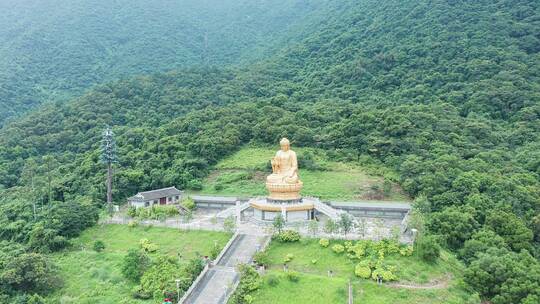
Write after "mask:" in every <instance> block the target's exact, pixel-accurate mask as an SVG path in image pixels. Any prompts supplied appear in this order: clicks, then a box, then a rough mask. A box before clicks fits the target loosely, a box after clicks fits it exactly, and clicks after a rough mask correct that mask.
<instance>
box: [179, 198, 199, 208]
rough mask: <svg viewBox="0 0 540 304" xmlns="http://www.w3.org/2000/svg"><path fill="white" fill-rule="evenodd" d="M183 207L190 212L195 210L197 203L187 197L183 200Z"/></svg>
mask: <svg viewBox="0 0 540 304" xmlns="http://www.w3.org/2000/svg"><path fill="white" fill-rule="evenodd" d="M182 206H184V208H186V209H188V210H195V207H196V205H195V201H194V200H193V199H192V198H191V197H186V198H185V199H184V200H182Z"/></svg>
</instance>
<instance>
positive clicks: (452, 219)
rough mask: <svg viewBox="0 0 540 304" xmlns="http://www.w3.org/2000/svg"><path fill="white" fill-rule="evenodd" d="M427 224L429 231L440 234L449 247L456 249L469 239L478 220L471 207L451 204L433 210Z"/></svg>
mask: <svg viewBox="0 0 540 304" xmlns="http://www.w3.org/2000/svg"><path fill="white" fill-rule="evenodd" d="M427 226H428V229H429V230H430V231H431V233H433V234H437V235H440V236H441V237H442V238H443V239H444V240H445V242H446V244H447V245H448V246H449V247H450V248H453V249H458V248H460V247H461V246H462V245H463V243H464V242H465V241H466V240H468V239H470V237H471V235H472V234H473V233H474V231H475V230H476V228H477V227H478V222H476V220H475V218H474V209H473V208H471V207H467V206H464V207H457V206H451V207H447V208H445V209H444V210H443V211H440V212H434V213H433V214H432V215H431V218H430V220H429V221H428V225H427Z"/></svg>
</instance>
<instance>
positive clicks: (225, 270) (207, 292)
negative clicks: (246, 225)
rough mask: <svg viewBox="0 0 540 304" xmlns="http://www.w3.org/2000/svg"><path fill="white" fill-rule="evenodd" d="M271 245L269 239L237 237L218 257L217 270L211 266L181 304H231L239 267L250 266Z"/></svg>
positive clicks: (238, 235)
mask: <svg viewBox="0 0 540 304" xmlns="http://www.w3.org/2000/svg"><path fill="white" fill-rule="evenodd" d="M269 241H270V236H268V235H259V234H235V235H234V236H233V238H232V239H231V240H230V241H229V243H228V244H227V246H225V248H224V249H223V251H222V252H221V253H220V255H219V256H218V257H217V259H216V261H215V266H211V267H209V266H208V265H207V266H206V267H205V269H204V270H203V272H201V274H200V275H199V277H198V278H197V279H196V280H195V281H194V282H193V284H192V286H191V287H190V288H189V290H188V291H186V293H185V294H184V296H183V297H182V299H180V301H179V302H178V303H179V304H225V303H227V300H228V299H229V297H230V296H231V294H232V293H233V292H234V289H235V288H236V286H237V284H238V282H239V280H240V274H239V273H238V271H237V266H238V265H239V264H247V263H250V262H251V260H252V258H253V256H254V255H255V253H256V252H257V250H262V249H263V248H264V247H265V246H266V245H267V244H268V243H269Z"/></svg>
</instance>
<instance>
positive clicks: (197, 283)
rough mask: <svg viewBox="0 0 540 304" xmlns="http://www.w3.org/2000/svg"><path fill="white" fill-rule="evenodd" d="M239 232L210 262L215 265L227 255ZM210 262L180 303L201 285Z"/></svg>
mask: <svg viewBox="0 0 540 304" xmlns="http://www.w3.org/2000/svg"><path fill="white" fill-rule="evenodd" d="M238 235H239V234H238V232H236V233H235V234H234V235H233V237H232V238H231V239H230V240H229V241H228V242H227V244H226V245H225V247H223V249H222V250H221V252H220V253H219V255H218V256H217V257H216V259H215V260H214V261H212V262H210V263H212V264H213V265H217V264H218V263H219V261H220V260H221V259H222V258H223V256H224V255H225V253H226V252H227V250H229V248H230V247H231V245H232V244H233V243H234V241H236V239H237V238H238ZM210 263H208V264H206V265H205V266H204V268H203V270H202V271H201V273H199V275H198V276H197V278H196V279H195V281H193V283H191V286H190V287H189V288H188V290H186V292H185V293H184V295H183V296H182V298H180V300H178V304H183V303H185V301H186V300H187V298H188V297H189V296H190V295H191V293H193V291H194V290H195V288H197V285H199V283H200V282H201V280H202V279H203V278H204V276H205V275H206V273H208V270H209V269H210Z"/></svg>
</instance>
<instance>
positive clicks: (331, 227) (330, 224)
mask: <svg viewBox="0 0 540 304" xmlns="http://www.w3.org/2000/svg"><path fill="white" fill-rule="evenodd" d="M336 229H337V225H336V222H334V221H333V220H332V219H328V220H327V221H326V223H324V232H326V233H328V234H332V233H334V232H335V231H336Z"/></svg>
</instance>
